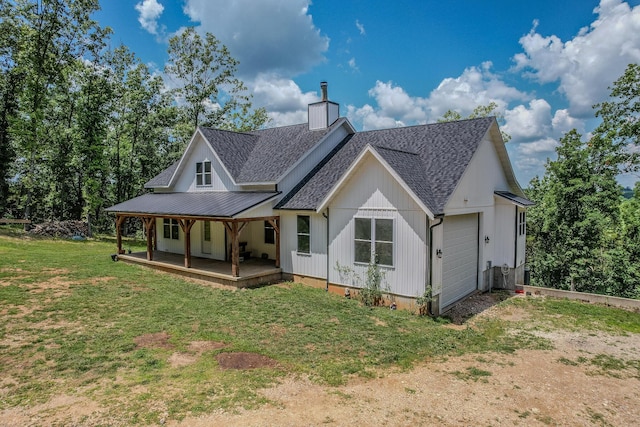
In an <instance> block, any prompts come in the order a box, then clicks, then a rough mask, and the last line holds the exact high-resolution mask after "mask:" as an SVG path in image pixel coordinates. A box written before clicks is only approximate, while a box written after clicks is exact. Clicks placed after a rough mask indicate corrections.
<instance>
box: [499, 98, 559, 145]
mask: <svg viewBox="0 0 640 427" xmlns="http://www.w3.org/2000/svg"><path fill="white" fill-rule="evenodd" d="M504 119H505V121H506V123H505V125H504V126H503V127H502V130H504V131H505V132H506V133H508V134H509V135H511V137H512V138H514V139H515V140H532V139H535V138H541V137H542V136H544V135H548V134H549V133H550V131H551V105H549V103H548V102H547V101H545V100H544V99H533V100H531V101H530V102H529V108H527V107H526V106H524V105H518V106H516V107H515V108H513V109H511V110H507V111H505V113H504Z"/></svg>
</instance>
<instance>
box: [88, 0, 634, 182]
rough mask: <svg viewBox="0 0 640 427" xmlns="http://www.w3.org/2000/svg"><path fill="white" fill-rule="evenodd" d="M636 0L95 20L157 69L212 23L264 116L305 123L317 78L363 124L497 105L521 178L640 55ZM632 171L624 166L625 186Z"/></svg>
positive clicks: (230, 1)
mask: <svg viewBox="0 0 640 427" xmlns="http://www.w3.org/2000/svg"><path fill="white" fill-rule="evenodd" d="M639 4H640V0H628V1H622V0H536V1H533V2H522V1H513V0H485V1H473V0H447V1H442V0H439V1H431V0H422V1H420V0H396V1H394V2H389V1H387V2H382V1H377V0H354V1H344V0H343V1H336V0H317V1H315V2H311V1H309V0H108V1H107V0H103V1H102V2H101V5H102V11H100V12H99V13H98V14H96V16H95V18H96V19H97V20H98V21H99V22H100V24H101V25H103V26H110V27H112V29H113V30H114V34H113V36H112V39H111V40H112V43H113V44H114V45H118V44H120V43H123V44H125V45H127V46H129V48H130V49H131V50H132V51H134V52H135V53H136V54H137V56H138V57H139V58H140V59H141V60H142V61H144V62H146V63H149V64H151V65H152V67H153V68H155V69H156V70H157V71H158V72H159V73H161V72H162V68H163V66H164V62H165V60H166V57H167V54H166V48H167V40H168V39H169V38H170V37H171V36H172V35H173V34H175V33H176V32H178V31H180V30H181V29H182V28H184V27H187V26H194V27H196V28H197V29H198V31H201V32H203V33H204V32H211V33H212V34H214V35H215V36H216V37H217V38H218V39H220V40H221V41H222V42H223V43H224V44H225V45H227V46H228V47H229V49H230V51H231V54H232V56H234V57H235V58H237V59H239V60H240V67H239V70H238V77H240V78H241V79H242V80H243V81H244V82H245V83H246V84H247V86H248V88H249V89H250V91H251V92H252V93H253V95H254V98H253V102H254V105H255V106H264V107H265V108H266V109H267V111H268V112H269V115H270V117H271V119H272V123H271V125H273V126H278V125H287V124H294V123H301V122H305V121H306V111H307V108H306V106H307V104H308V103H310V102H315V101H317V100H318V99H319V95H320V90H319V84H320V81H323V80H324V81H327V82H328V83H329V98H330V99H331V100H332V101H335V102H338V103H340V110H341V115H343V116H347V117H348V118H349V120H350V121H351V122H352V123H353V124H354V126H355V127H356V128H357V129H359V130H366V129H379V128H388V127H394V126H407V125H414V124H421V123H430V122H434V121H436V120H437V119H438V118H439V117H441V116H442V114H444V112H446V111H447V110H448V109H455V110H458V111H459V112H461V113H462V114H463V115H466V114H468V113H470V112H471V111H472V110H473V108H474V107H476V106H477V105H481V104H483V105H485V104H488V103H489V102H492V101H493V102H496V103H497V104H498V106H499V111H500V113H501V114H502V115H503V116H504V118H505V122H504V124H503V130H504V131H506V132H507V133H509V134H511V135H512V137H513V139H512V141H511V142H509V143H508V144H507V149H508V151H509V154H510V156H511V159H512V163H513V165H514V170H515V171H516V175H517V176H518V180H519V181H520V183H521V185H523V186H526V185H527V184H528V182H529V180H530V179H531V178H532V177H533V176H535V175H540V176H541V175H542V174H543V173H544V163H545V161H546V159H547V158H549V157H551V158H553V157H554V148H555V147H556V145H557V141H558V139H559V138H560V137H561V136H562V135H563V133H565V132H567V131H568V130H570V129H573V128H576V129H578V131H580V132H581V133H583V134H588V132H590V131H591V130H592V129H593V127H594V126H595V125H596V124H597V121H596V120H595V119H594V114H593V109H592V108H591V107H592V105H593V104H595V103H598V102H601V101H603V100H605V99H606V98H607V96H608V93H609V91H608V89H607V87H608V86H610V85H611V84H612V82H613V81H614V80H616V79H617V78H618V77H619V76H620V75H621V74H622V73H623V72H624V69H625V68H626V65H627V64H629V63H632V62H635V63H638V62H640V6H639ZM637 179H638V177H637V176H623V177H621V179H620V181H621V183H622V184H624V185H632V184H633V182H635V181H636V180H637Z"/></svg>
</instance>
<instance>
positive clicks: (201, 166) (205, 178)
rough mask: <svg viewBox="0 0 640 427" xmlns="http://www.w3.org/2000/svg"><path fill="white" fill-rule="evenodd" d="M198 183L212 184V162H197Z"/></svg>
mask: <svg viewBox="0 0 640 427" xmlns="http://www.w3.org/2000/svg"><path fill="white" fill-rule="evenodd" d="M196 185H211V162H210V161H209V160H205V161H204V162H198V163H196Z"/></svg>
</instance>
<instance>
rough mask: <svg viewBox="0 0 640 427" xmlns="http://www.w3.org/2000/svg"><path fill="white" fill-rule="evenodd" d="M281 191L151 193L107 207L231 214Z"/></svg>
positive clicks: (165, 212) (197, 214)
mask: <svg viewBox="0 0 640 427" xmlns="http://www.w3.org/2000/svg"><path fill="white" fill-rule="evenodd" d="M278 194H280V193H279V192H257V191H251V192H249V191H210V192H195V193H148V194H143V195H142V196H139V197H136V198H134V199H131V200H127V201H126V202H122V203H119V204H117V205H115V206H111V207H110V208H107V209H105V210H106V211H107V212H116V213H130V214H150V215H185V216H195V217H223V218H230V217H233V216H235V215H238V214H240V213H242V212H244V211H246V210H247V209H250V208H252V207H254V206H256V205H259V204H260V203H262V202H266V201H267V200H269V199H271V198H272V197H275V196H277V195H278Z"/></svg>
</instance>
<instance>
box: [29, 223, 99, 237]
mask: <svg viewBox="0 0 640 427" xmlns="http://www.w3.org/2000/svg"><path fill="white" fill-rule="evenodd" d="M29 234H33V235H36V236H44V237H60V238H65V239H73V238H74V237H76V238H78V237H82V238H86V237H87V235H88V234H89V226H88V225H87V223H86V222H82V221H49V222H43V223H41V224H36V225H34V226H33V227H32V228H31V229H30V230H29Z"/></svg>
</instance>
